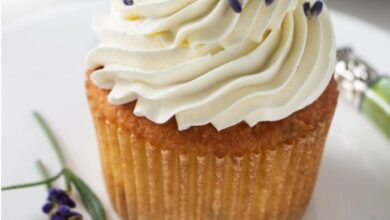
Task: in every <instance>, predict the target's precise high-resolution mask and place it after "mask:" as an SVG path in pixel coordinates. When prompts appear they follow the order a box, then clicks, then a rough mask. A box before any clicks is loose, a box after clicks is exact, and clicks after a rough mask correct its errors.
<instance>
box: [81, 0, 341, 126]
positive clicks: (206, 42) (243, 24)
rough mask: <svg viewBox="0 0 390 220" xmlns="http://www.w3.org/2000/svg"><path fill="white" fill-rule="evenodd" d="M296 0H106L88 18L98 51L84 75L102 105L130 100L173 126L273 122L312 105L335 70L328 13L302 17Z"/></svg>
mask: <svg viewBox="0 0 390 220" xmlns="http://www.w3.org/2000/svg"><path fill="white" fill-rule="evenodd" d="M304 2H306V1H303V0H275V1H274V3H273V4H272V5H270V6H266V4H265V1H263V0H241V3H242V12H241V13H235V12H234V11H233V10H232V9H231V7H230V6H229V3H228V1H227V0H134V5H132V6H126V5H125V4H123V1H122V0H114V1H113V3H112V10H111V14H110V15H109V16H106V17H99V18H97V19H95V21H94V29H95V31H96V32H97V34H98V37H99V39H100V45H98V46H97V47H96V48H94V49H93V50H92V51H91V53H90V54H89V55H88V62H89V65H90V68H96V67H98V66H104V68H103V69H99V70H96V71H95V72H94V73H93V74H92V75H91V79H92V81H93V83H94V84H95V85H96V86H98V87H100V88H103V89H110V90H111V92H110V94H109V96H108V101H109V102H110V103H111V104H114V105H121V104H125V103H129V102H132V101H136V106H135V109H134V114H135V115H137V116H145V117H146V118H148V119H150V120H151V121H153V122H155V123H164V122H166V121H168V120H169V119H170V118H172V117H175V118H176V121H177V124H178V126H179V129H180V130H184V129H187V128H189V127H191V126H200V125H205V124H208V123H211V124H213V125H214V126H215V127H216V128H217V129H218V130H221V129H225V128H228V127H230V126H233V125H235V124H238V123H240V122H242V121H244V122H246V123H247V124H248V125H250V126H254V125H256V124H257V123H258V122H261V121H276V120H280V119H283V118H285V117H287V116H289V115H291V114H292V113H294V112H296V111H298V110H300V109H302V108H304V107H306V106H308V105H310V104H311V103H313V102H314V101H315V100H316V99H317V98H318V97H319V96H320V95H321V94H322V92H323V91H324V90H325V88H326V87H327V85H328V83H329V81H330V79H331V77H332V73H333V70H334V64H335V59H336V58H335V45H334V36H333V29H332V25H331V21H330V18H329V14H328V11H327V9H326V8H324V11H323V12H322V13H321V14H320V15H319V16H318V17H315V18H313V19H308V18H306V16H305V14H304V11H303V4H304Z"/></svg>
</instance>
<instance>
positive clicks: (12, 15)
mask: <svg viewBox="0 0 390 220" xmlns="http://www.w3.org/2000/svg"><path fill="white" fill-rule="evenodd" d="M82 1H109V0H82ZM72 2H80V0H18V1H16V0H2V4H3V7H2V10H3V24H6V23H9V22H12V21H13V20H15V19H17V18H18V17H21V16H25V15H27V14H29V13H34V12H39V10H43V9H45V8H47V7H50V6H53V5H61V4H70V3H72ZM325 2H327V4H328V5H329V7H331V8H333V9H335V10H338V11H342V12H345V13H347V14H350V15H352V16H355V17H358V18H361V19H363V20H366V21H368V22H370V23H372V24H375V25H376V26H379V27H381V28H383V29H385V30H387V31H390V22H389V21H390V0H325Z"/></svg>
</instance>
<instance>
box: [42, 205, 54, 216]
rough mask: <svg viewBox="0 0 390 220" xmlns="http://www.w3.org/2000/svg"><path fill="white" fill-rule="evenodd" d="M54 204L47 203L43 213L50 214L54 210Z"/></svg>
mask: <svg viewBox="0 0 390 220" xmlns="http://www.w3.org/2000/svg"><path fill="white" fill-rule="evenodd" d="M53 207H54V204H53V203H51V202H47V203H45V205H43V206H42V212H43V213H45V214H49V213H50V212H51V210H52V209H53Z"/></svg>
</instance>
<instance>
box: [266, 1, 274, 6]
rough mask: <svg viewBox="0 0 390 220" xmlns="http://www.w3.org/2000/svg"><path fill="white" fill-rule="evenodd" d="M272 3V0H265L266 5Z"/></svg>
mask: <svg viewBox="0 0 390 220" xmlns="http://www.w3.org/2000/svg"><path fill="white" fill-rule="evenodd" d="M272 3H274V0H265V5H266V6H270V5H272Z"/></svg>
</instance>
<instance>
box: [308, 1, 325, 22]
mask: <svg viewBox="0 0 390 220" xmlns="http://www.w3.org/2000/svg"><path fill="white" fill-rule="evenodd" d="M323 8H324V3H323V2H322V1H316V2H315V3H314V4H313V6H311V5H310V2H306V3H304V4H303V11H304V12H305V15H306V17H307V18H309V19H312V18H314V17H318V16H319V15H320V14H321V12H322V10H323Z"/></svg>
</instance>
